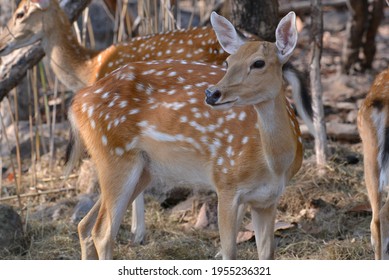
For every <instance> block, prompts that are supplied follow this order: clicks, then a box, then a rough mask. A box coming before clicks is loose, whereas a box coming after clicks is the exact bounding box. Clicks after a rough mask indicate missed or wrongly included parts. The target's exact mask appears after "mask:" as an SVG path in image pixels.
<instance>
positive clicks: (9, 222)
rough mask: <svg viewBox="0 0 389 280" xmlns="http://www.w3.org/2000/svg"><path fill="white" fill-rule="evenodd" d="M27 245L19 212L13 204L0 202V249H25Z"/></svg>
mask: <svg viewBox="0 0 389 280" xmlns="http://www.w3.org/2000/svg"><path fill="white" fill-rule="evenodd" d="M25 247H26V240H25V237H24V233H23V225H22V220H21V218H20V216H19V214H18V213H16V212H15V210H13V208H12V207H11V206H8V205H4V204H0V251H3V250H4V251H12V252H13V251H23V250H24V249H25Z"/></svg>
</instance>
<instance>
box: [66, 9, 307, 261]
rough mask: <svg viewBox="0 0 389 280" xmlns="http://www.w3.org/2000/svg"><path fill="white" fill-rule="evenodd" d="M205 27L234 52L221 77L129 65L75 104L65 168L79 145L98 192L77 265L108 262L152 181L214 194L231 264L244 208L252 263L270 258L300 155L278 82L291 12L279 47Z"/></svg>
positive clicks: (177, 66)
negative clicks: (254, 255)
mask: <svg viewBox="0 0 389 280" xmlns="http://www.w3.org/2000/svg"><path fill="white" fill-rule="evenodd" d="M211 21H212V25H213V28H214V29H215V32H216V34H217V38H218V40H219V42H220V44H221V46H222V47H223V49H224V50H225V51H226V52H228V53H229V54H231V55H230V56H229V58H228V59H227V64H228V68H227V70H225V69H222V68H220V67H219V66H215V65H208V64H203V63H199V62H194V61H183V60H182V61H177V60H164V61H150V62H135V63H129V64H127V65H126V66H122V67H121V68H119V69H117V70H115V71H114V72H112V73H110V74H109V75H107V76H106V77H105V78H102V79H100V80H99V81H97V82H96V83H95V84H94V85H92V86H90V87H87V88H85V89H82V90H80V91H79V92H77V93H76V95H75V96H74V99H73V102H72V105H71V107H70V109H69V119H70V122H71V126H72V129H73V134H74V136H75V137H74V149H73V153H72V155H71V160H70V164H74V163H75V162H77V159H78V158H79V155H80V154H81V151H82V150H83V147H85V148H86V150H87V151H88V153H89V154H90V156H91V157H92V160H93V161H94V162H95V164H96V167H97V172H98V177H99V182H100V188H101V195H100V198H99V199H98V201H97V202H96V204H95V205H94V206H93V208H92V209H91V210H90V212H89V213H88V214H87V215H86V216H85V217H84V219H83V220H82V221H81V222H80V224H79V226H78V232H79V236H80V243H81V252H82V254H81V255H82V258H83V259H94V258H99V259H111V258H112V254H113V247H114V240H115V237H116V235H117V232H118V230H119V226H120V223H121V221H122V218H123V215H124V213H125V211H126V208H127V205H128V204H129V203H131V202H132V201H133V200H134V199H135V198H136V197H137V195H139V194H140V193H141V192H142V191H143V190H144V189H145V188H146V187H147V185H148V184H149V183H150V181H151V180H152V178H156V177H157V178H160V179H161V180H164V179H166V178H174V179H178V180H181V181H187V182H190V183H194V184H196V183H201V184H202V185H204V184H206V185H209V186H210V187H212V188H213V189H215V190H216V192H217V196H218V224H219V232H220V241H221V248H222V249H221V253H222V256H223V259H234V258H236V243H235V239H236V232H237V227H238V225H239V218H238V209H239V208H240V206H241V205H244V204H248V205H250V206H251V213H252V220H253V224H254V229H255V236H256V243H257V249H258V256H259V258H260V259H272V258H274V249H275V248H274V247H275V246H274V233H273V232H274V222H275V215H276V205H277V203H278V201H279V198H280V196H281V194H282V192H283V190H284V188H285V185H286V184H287V182H288V181H289V180H290V179H291V178H292V176H293V175H294V174H295V173H296V172H297V171H298V170H299V168H300V166H301V163H302V157H303V147H302V143H301V137H300V130H299V125H298V122H297V120H296V117H295V115H294V112H293V110H292V109H291V106H290V105H289V102H288V100H287V99H286V97H285V84H284V80H283V75H282V65H284V64H285V63H286V62H287V60H288V59H289V57H290V56H291V54H292V52H293V50H294V48H295V45H296V41H297V30H296V27H295V14H294V13H293V12H291V13H289V14H288V15H287V16H285V17H284V18H283V19H282V20H281V21H280V23H279V25H278V27H277V30H276V43H270V42H245V41H242V40H241V39H240V38H239V35H238V34H237V32H236V31H235V29H234V27H233V26H232V25H231V23H230V22H229V21H227V20H226V19H225V18H223V17H221V16H219V15H217V14H216V13H212V16H211ZM292 90H293V91H296V90H299V89H298V87H293V88H292ZM204 91H205V92H206V102H204V97H205V95H204Z"/></svg>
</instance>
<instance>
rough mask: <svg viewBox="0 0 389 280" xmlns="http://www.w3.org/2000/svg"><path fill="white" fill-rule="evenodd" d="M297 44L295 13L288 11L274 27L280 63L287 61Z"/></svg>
mask: <svg viewBox="0 0 389 280" xmlns="http://www.w3.org/2000/svg"><path fill="white" fill-rule="evenodd" d="M296 44H297V28H296V14H295V13H294V12H289V14H287V15H286V16H285V17H283V18H282V19H281V21H280V23H279V24H278V26H277V29H276V46H277V49H278V58H279V60H280V62H281V64H284V63H285V62H287V61H288V59H289V57H290V56H291V55H292V52H293V50H294V48H295V47H296Z"/></svg>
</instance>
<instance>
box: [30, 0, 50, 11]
mask: <svg viewBox="0 0 389 280" xmlns="http://www.w3.org/2000/svg"><path fill="white" fill-rule="evenodd" d="M30 1H31V3H32V4H35V6H37V7H38V8H39V9H42V10H44V9H47V8H48V7H49V5H50V0H30Z"/></svg>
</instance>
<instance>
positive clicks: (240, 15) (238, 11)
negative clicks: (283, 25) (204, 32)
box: [228, 0, 279, 42]
mask: <svg viewBox="0 0 389 280" xmlns="http://www.w3.org/2000/svg"><path fill="white" fill-rule="evenodd" d="M229 1H230V3H228V4H229V5H228V6H229V8H230V9H231V22H232V23H233V24H234V25H235V26H236V27H237V28H239V29H243V30H246V31H248V32H250V33H252V34H255V35H258V36H259V38H261V39H263V40H266V41H270V42H274V41H275V31H276V28H277V25H278V22H279V18H278V0H262V1H252V0H229Z"/></svg>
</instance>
